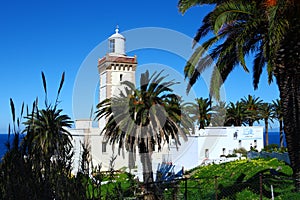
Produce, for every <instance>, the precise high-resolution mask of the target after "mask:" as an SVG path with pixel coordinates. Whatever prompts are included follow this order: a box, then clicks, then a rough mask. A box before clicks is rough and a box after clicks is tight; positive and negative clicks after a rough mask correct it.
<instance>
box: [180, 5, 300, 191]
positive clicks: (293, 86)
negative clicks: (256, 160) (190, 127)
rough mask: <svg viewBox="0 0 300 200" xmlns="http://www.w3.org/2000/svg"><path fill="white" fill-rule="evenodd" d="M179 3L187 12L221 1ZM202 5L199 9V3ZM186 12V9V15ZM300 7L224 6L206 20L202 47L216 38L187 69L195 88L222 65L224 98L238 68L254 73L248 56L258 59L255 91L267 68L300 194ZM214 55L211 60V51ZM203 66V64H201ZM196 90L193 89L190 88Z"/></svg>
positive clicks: (214, 91) (217, 80)
mask: <svg viewBox="0 0 300 200" xmlns="http://www.w3.org/2000/svg"><path fill="white" fill-rule="evenodd" d="M192 2H194V3H192V4H191V3H190V2H189V1H187V0H184V1H179V3H181V5H180V6H179V8H180V10H181V12H185V11H186V10H187V9H188V8H190V7H191V6H194V5H196V4H197V2H198V3H199V4H206V3H216V2H217V1H195V0H193V1H192ZM195 2H196V3H195ZM181 8H182V9H181ZM299 10H300V2H299V1H298V0H260V1H258V0H253V1H243V0H237V1H224V2H223V1H220V3H218V5H217V6H216V7H215V8H214V9H213V10H212V11H211V12H210V13H209V14H208V15H207V16H206V17H204V19H203V24H202V26H201V27H200V28H199V30H198V32H197V34H196V37H195V38H194V39H195V41H196V42H198V41H199V40H200V39H202V38H203V37H204V36H206V35H207V34H208V33H209V32H213V33H214V36H213V37H212V38H210V39H208V40H207V41H206V42H204V43H203V44H202V47H198V48H197V49H196V50H195V52H194V54H193V55H192V57H191V58H190V60H189V62H188V63H187V65H186V67H185V70H184V72H185V76H186V77H187V78H188V79H189V82H190V85H193V84H194V83H195V81H196V80H197V78H198V77H199V76H200V74H201V73H202V71H203V70H204V69H206V68H207V67H208V66H210V64H211V63H212V62H211V61H210V59H211V58H212V59H213V60H215V61H216V65H215V67H214V71H213V78H212V81H211V95H215V96H216V97H218V91H219V88H220V85H221V84H222V81H225V80H226V78H227V77H228V75H229V73H230V72H231V71H232V70H233V69H234V68H235V67H237V66H242V67H243V68H244V70H245V71H247V72H248V71H249V69H248V68H247V66H246V64H245V56H247V55H249V53H251V54H254V62H253V85H254V88H255V89H257V87H258V83H259V79H260V76H261V73H262V71H263V68H265V67H266V68H267V72H268V75H269V76H268V77H269V78H268V79H269V80H268V81H269V82H271V81H272V80H273V76H275V78H276V82H277V85H278V88H279V91H280V98H281V101H282V111H283V121H284V125H285V126H284V132H285V134H286V141H287V146H288V152H289V156H290V160H291V167H292V169H293V176H294V178H295V180H298V181H296V188H297V190H298V191H300V181H299V180H300V116H299V115H300V111H299V109H300V88H299V87H300V74H299V71H300V65H299V63H300V56H299V55H300V40H299V35H300V24H299V21H300V15H299ZM208 49H212V51H211V52H210V53H209V55H208V56H206V55H204V52H205V50H208ZM199 61H200V62H199ZM188 89H190V88H188Z"/></svg>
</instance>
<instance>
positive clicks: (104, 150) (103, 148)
mask: <svg viewBox="0 0 300 200" xmlns="http://www.w3.org/2000/svg"><path fill="white" fill-rule="evenodd" d="M106 145H107V142H102V153H106Z"/></svg>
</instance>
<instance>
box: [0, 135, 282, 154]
mask: <svg viewBox="0 0 300 200" xmlns="http://www.w3.org/2000/svg"><path fill="white" fill-rule="evenodd" d="M265 137H266V136H265V133H264V144H265V143H266V140H265ZM13 138H14V134H11V135H10V143H11V142H12V140H13ZM7 141H8V134H7V133H0V158H1V159H2V157H3V156H4V154H5V153H6V151H7V147H6V145H5V144H6V143H7ZM269 144H277V145H280V137H279V132H273V131H272V132H269ZM283 145H284V146H285V147H286V140H285V135H284V137H283Z"/></svg>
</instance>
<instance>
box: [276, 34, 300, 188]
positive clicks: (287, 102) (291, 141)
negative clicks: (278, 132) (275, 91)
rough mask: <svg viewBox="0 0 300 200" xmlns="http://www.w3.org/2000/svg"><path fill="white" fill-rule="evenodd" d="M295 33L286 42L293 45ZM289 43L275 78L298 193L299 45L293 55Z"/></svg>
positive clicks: (299, 135)
mask: <svg viewBox="0 0 300 200" xmlns="http://www.w3.org/2000/svg"><path fill="white" fill-rule="evenodd" d="M296 32H298V33H297V35H294V37H293V35H291V36H290V37H286V38H287V40H290V41H291V42H292V43H293V42H294V41H293V40H292V39H291V38H297V37H298V35H299V34H300V33H299V30H298V31H296ZM291 42H289V41H286V43H285V45H283V48H282V49H283V50H282V51H283V52H281V54H282V55H283V56H282V55H281V58H282V57H288V58H283V61H281V62H279V63H277V67H276V69H275V76H276V80H277V84H278V87H279V91H280V98H281V100H282V111H283V123H284V132H285V136H286V142H287V147H288V153H289V157H290V161H291V167H292V169H293V176H294V178H295V180H296V181H295V186H296V189H297V191H300V73H299V72H300V58H299V54H300V52H299V49H300V45H299V46H298V50H297V49H296V53H294V55H293V54H291V53H289V52H288V51H289V49H288V48H287V47H288V46H290V47H292V46H293V45H292V44H291ZM293 44H294V43H293ZM296 44H297V43H296ZM298 44H299V41H298ZM294 46H295V45H294ZM279 56H280V55H279Z"/></svg>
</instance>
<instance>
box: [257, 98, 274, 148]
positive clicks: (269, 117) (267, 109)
mask: <svg viewBox="0 0 300 200" xmlns="http://www.w3.org/2000/svg"><path fill="white" fill-rule="evenodd" d="M259 116H260V118H261V119H262V120H264V123H265V134H266V146H268V145H269V121H271V122H273V119H274V112H273V109H272V105H271V104H269V103H262V104H261V106H260V107H259Z"/></svg>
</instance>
